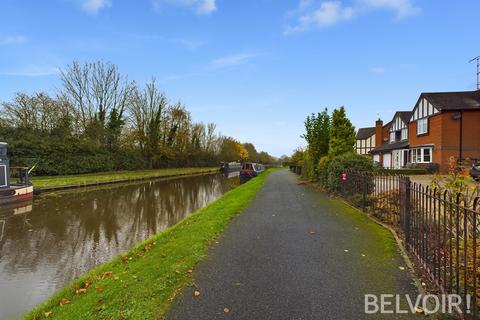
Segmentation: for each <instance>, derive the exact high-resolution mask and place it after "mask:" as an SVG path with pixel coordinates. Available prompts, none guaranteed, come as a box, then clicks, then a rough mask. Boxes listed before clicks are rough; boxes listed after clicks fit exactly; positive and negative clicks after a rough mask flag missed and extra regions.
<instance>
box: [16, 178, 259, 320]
mask: <svg viewBox="0 0 480 320" xmlns="http://www.w3.org/2000/svg"><path fill="white" fill-rule="evenodd" d="M267 175H268V171H267V172H265V173H263V174H261V175H260V176H259V177H257V178H255V179H252V180H251V181H250V182H248V183H246V184H244V185H241V186H239V187H237V188H236V189H233V190H231V191H229V192H227V193H226V194H225V195H224V196H223V197H221V198H220V199H218V200H217V201H215V202H213V203H211V204H210V205H208V206H207V207H205V208H203V209H200V210H199V211H197V212H196V213H194V214H193V215H191V216H189V217H188V218H186V219H184V220H183V221H181V222H180V223H178V224H177V225H175V226H173V227H171V228H168V229H166V230H165V231H163V232H160V233H158V234H157V235H155V236H154V237H152V238H151V239H148V240H146V241H145V242H143V243H140V244H138V245H137V246H135V247H134V248H132V249H131V250H130V251H129V252H127V253H125V254H123V255H121V256H119V257H117V258H116V259H114V260H112V261H110V262H108V263H106V264H104V265H102V266H100V267H98V268H97V269H94V270H92V271H91V272H89V273H88V274H86V275H84V276H83V277H81V278H80V279H79V280H77V281H75V282H74V283H73V284H71V285H70V286H68V287H67V288H65V289H63V290H61V291H59V292H58V293H56V294H55V295H54V296H53V297H51V298H50V299H49V300H48V301H47V302H46V303H45V304H43V305H41V306H39V307H38V308H37V309H36V310H34V311H32V312H30V313H29V314H27V315H25V316H24V318H23V319H43V318H45V317H48V318H49V319H50V318H52V319H142V320H144V319H161V318H162V317H163V315H164V314H165V313H166V311H167V310H168V308H169V306H170V303H171V301H172V299H173V297H174V296H175V295H176V294H177V293H178V292H179V291H180V290H181V289H182V288H183V287H184V286H186V285H187V284H189V283H190V281H191V272H192V270H193V268H194V267H195V265H196V264H197V263H198V262H199V261H200V260H202V259H203V258H204V257H205V256H206V254H207V249H208V247H209V245H210V244H211V243H212V242H213V241H214V240H215V239H216V238H217V237H218V236H219V235H220V234H221V233H222V231H223V230H224V229H225V227H226V226H227V225H228V223H229V221H230V220H231V219H232V218H233V217H235V215H236V214H238V213H239V212H240V211H241V210H242V209H243V208H244V207H245V206H246V205H247V204H248V203H250V201H251V200H252V199H253V197H254V196H255V194H256V193H257V191H258V190H259V189H260V188H261V186H262V185H263V183H264V181H265V178H266V176H267Z"/></svg>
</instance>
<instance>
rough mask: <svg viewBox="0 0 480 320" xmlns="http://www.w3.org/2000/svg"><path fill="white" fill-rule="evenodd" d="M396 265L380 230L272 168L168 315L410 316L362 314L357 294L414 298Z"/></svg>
mask: <svg viewBox="0 0 480 320" xmlns="http://www.w3.org/2000/svg"><path fill="white" fill-rule="evenodd" d="M345 250H348V251H345ZM400 266H404V261H403V260H402V258H401V256H400V255H399V254H398V252H397V249H396V246H395V243H394V240H393V238H392V237H391V235H390V233H389V232H388V231H386V230H384V229H383V228H381V227H379V226H378V225H376V224H375V223H372V222H370V221H369V220H367V219H366V218H365V217H363V216H362V215H360V214H358V213H356V212H355V211H352V209H351V208H348V207H346V206H345V205H343V204H340V203H338V202H337V201H332V200H329V199H328V198H327V197H326V196H324V195H322V194H321V193H320V192H318V191H317V190H314V189H313V188H311V187H309V186H305V185H299V184H298V181H297V178H296V177H295V176H294V175H293V174H292V173H290V172H288V171H286V170H283V171H277V172H274V173H272V174H271V175H270V176H269V177H268V178H267V181H266V183H265V186H264V187H263V188H262V189H261V190H260V192H259V193H258V194H257V196H256V198H255V199H254V200H253V202H252V203H251V204H250V205H249V206H248V208H247V209H245V211H244V212H243V213H242V214H241V215H240V216H238V217H237V218H236V219H235V220H234V221H233V222H232V223H231V225H230V226H229V227H228V229H227V230H226V232H225V234H224V235H223V236H222V238H220V240H219V244H218V245H216V246H214V247H213V248H212V249H211V251H210V254H209V256H208V258H207V259H206V260H205V261H203V262H202V263H200V264H199V265H198V267H197V268H196V270H195V272H194V283H195V285H194V286H192V287H188V288H186V289H185V290H184V291H183V293H182V294H180V295H179V296H178V297H177V298H176V299H175V301H174V303H173V306H172V309H171V311H170V314H169V315H168V317H167V318H168V319H171V320H179V319H182V320H190V319H192V320H201V319H205V320H207V319H208V320H212V319H245V320H252V319H258V320H268V319H286V320H287V319H288V320H301V319H339V320H340V319H342V320H349V319H352V320H360V319H412V318H415V317H413V316H412V315H408V316H404V318H402V317H399V316H389V315H373V316H372V315H365V313H364V302H363V301H364V294H366V293H373V294H381V293H390V294H406V293H410V294H413V295H416V291H415V288H414V286H413V285H412V280H411V278H410V277H409V275H408V273H407V271H401V270H400V268H399V267H400ZM195 290H198V291H200V292H201V295H200V296H199V297H195V296H194V291H195ZM224 308H228V309H229V312H228V313H225V311H224Z"/></svg>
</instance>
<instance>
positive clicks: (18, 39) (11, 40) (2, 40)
mask: <svg viewBox="0 0 480 320" xmlns="http://www.w3.org/2000/svg"><path fill="white" fill-rule="evenodd" d="M27 41H28V38H27V37H25V36H18V35H11V36H0V45H12V44H22V43H25V42H27Z"/></svg>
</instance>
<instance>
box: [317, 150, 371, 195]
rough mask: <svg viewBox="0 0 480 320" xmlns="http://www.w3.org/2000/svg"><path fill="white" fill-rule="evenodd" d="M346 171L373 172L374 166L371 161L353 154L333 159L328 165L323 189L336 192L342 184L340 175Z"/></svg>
mask: <svg viewBox="0 0 480 320" xmlns="http://www.w3.org/2000/svg"><path fill="white" fill-rule="evenodd" d="M348 170H354V171H362V172H373V171H375V165H374V163H373V161H372V160H370V159H368V158H366V157H365V156H362V155H359V154H357V153H353V152H352V153H345V154H342V155H340V156H337V157H334V158H333V159H332V160H331V162H330V164H329V165H328V169H327V171H328V172H327V174H326V176H327V179H326V181H325V183H324V185H323V186H324V187H325V189H327V190H328V191H330V192H337V191H338V190H339V188H340V186H341V183H342V173H344V172H345V171H348Z"/></svg>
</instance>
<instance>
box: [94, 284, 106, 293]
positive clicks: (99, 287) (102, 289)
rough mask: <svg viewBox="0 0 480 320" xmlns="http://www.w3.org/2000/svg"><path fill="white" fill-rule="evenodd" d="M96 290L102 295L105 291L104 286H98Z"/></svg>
mask: <svg viewBox="0 0 480 320" xmlns="http://www.w3.org/2000/svg"><path fill="white" fill-rule="evenodd" d="M95 290H97V292H98V293H102V292H103V291H104V290H105V289H104V288H103V287H102V286H96V287H95Z"/></svg>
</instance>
